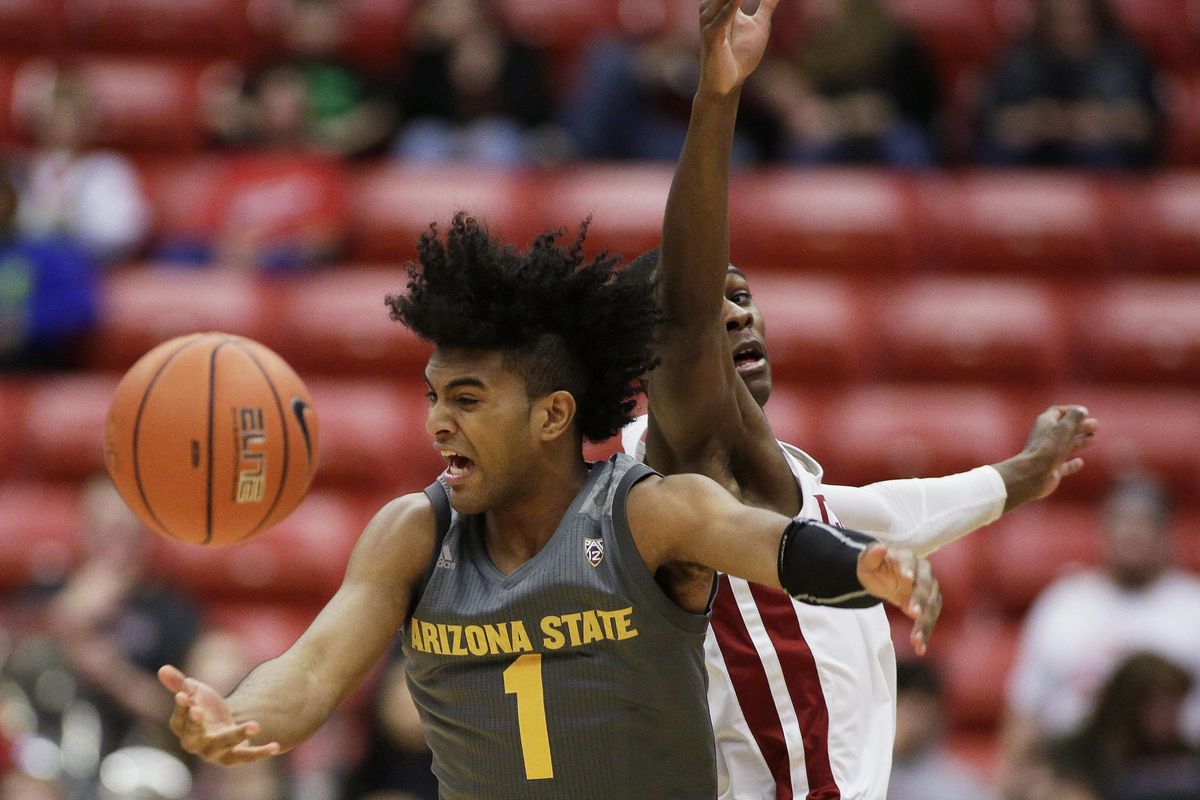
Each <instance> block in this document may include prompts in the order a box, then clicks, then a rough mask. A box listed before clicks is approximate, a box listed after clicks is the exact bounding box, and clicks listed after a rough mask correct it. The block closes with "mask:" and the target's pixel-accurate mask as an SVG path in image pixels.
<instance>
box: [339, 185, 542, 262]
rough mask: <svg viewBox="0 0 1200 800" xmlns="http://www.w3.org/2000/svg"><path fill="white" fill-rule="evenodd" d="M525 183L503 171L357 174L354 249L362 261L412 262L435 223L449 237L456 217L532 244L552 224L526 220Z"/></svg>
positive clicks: (352, 205)
mask: <svg viewBox="0 0 1200 800" xmlns="http://www.w3.org/2000/svg"><path fill="white" fill-rule="evenodd" d="M523 185H524V182H523V180H522V179H521V178H520V177H519V176H517V175H514V174H512V173H508V172H503V171H499V170H480V169H478V168H456V167H449V168H447V167H408V166H404V165H400V164H391V165H388V166H385V167H369V168H365V169H362V170H360V171H358V172H357V173H355V174H354V175H353V176H352V179H351V185H350V198H349V200H350V237H351V242H350V247H351V251H352V252H353V253H354V255H356V256H357V257H359V258H363V259H366V260H379V261H389V260H398V259H402V258H413V257H415V255H416V251H417V238H418V237H419V236H420V235H421V234H422V233H424V232H426V231H428V230H429V224H430V223H431V222H435V221H436V222H437V223H438V229H439V230H440V231H442V232H445V230H446V227H447V226H448V225H449V223H450V220H451V218H452V217H453V215H454V213H455V212H456V211H459V210H465V211H467V212H469V213H470V214H472V215H474V216H476V217H478V218H480V219H482V220H483V221H484V222H485V223H486V224H487V227H488V229H489V230H490V231H491V232H492V233H493V234H495V235H497V236H500V237H502V238H504V239H505V240H506V241H515V242H517V243H520V244H528V243H529V241H531V240H532V238H533V236H534V235H535V234H536V233H540V232H541V231H543V230H544V229H545V228H547V227H549V224H548V223H547V222H545V221H542V220H537V219H536V218H535V219H533V220H527V219H526V218H525V215H527V214H528V207H529V205H530V202H529V199H528V198H527V197H526V196H525V194H524V192H523Z"/></svg>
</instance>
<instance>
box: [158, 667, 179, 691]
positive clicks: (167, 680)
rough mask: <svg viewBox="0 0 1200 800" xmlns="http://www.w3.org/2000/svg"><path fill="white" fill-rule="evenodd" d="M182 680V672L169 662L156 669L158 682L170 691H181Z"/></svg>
mask: <svg viewBox="0 0 1200 800" xmlns="http://www.w3.org/2000/svg"><path fill="white" fill-rule="evenodd" d="M184 680H185V677H184V674H183V673H182V672H180V671H179V669H178V668H176V667H173V666H171V665H170V664H166V665H164V666H162V667H159V669H158V682H159V683H161V684H162V685H163V686H165V687H166V688H167V689H169V690H170V691H172V692H182V691H183V689H184Z"/></svg>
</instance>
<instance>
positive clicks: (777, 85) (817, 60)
mask: <svg viewBox="0 0 1200 800" xmlns="http://www.w3.org/2000/svg"><path fill="white" fill-rule="evenodd" d="M804 9H805V14H806V17H807V19H806V25H805V27H806V28H807V32H806V34H805V35H804V36H802V37H801V38H800V40H799V41H798V43H797V44H796V46H794V47H793V48H791V49H790V51H789V52H785V53H783V54H781V55H780V56H778V57H776V58H774V59H772V60H771V61H769V62H768V63H766V64H764V65H763V68H762V69H760V72H763V73H764V74H762V75H761V76H760V77H759V79H758V81H757V82H756V83H755V84H754V87H755V91H756V92H757V93H758V94H759V95H760V96H761V97H762V98H763V99H764V102H765V103H766V105H767V106H768V107H769V108H771V109H772V111H773V113H774V114H775V116H776V117H777V118H778V120H779V124H780V126H781V128H782V142H781V144H780V148H779V149H780V156H781V157H782V158H783V159H784V160H786V161H790V162H794V163H805V164H808V163H819V164H827V163H852V164H891V165H895V166H907V167H924V166H928V165H930V164H932V163H933V162H934V160H935V151H936V148H935V146H934V141H935V136H934V123H935V121H936V115H937V112H938V108H939V102H940V93H939V88H938V83H937V77H936V75H935V74H934V72H933V69H932V66H931V65H930V62H929V60H928V58H927V57H926V55H925V52H924V50H923V49H922V48H921V45H920V43H919V42H918V41H917V39H916V37H915V36H913V34H912V33H911V32H909V31H908V30H907V29H906V28H905V27H904V26H903V25H901V24H900V23H899V22H898V21H897V20H896V19H895V18H894V17H893V16H892V14H891V12H889V11H888V8H887V6H886V4H885V3H884V2H882V0H810V2H808V3H807V4H805V6H804Z"/></svg>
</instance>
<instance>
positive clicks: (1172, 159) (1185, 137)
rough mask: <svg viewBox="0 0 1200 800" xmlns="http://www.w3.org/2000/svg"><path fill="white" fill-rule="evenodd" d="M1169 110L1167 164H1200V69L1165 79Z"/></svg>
mask: <svg viewBox="0 0 1200 800" xmlns="http://www.w3.org/2000/svg"><path fill="white" fill-rule="evenodd" d="M1163 84H1164V92H1165V96H1166V100H1165V103H1166V111H1167V153H1166V156H1167V163H1168V164H1175V165H1179V166H1182V167H1191V168H1195V167H1196V166H1197V165H1200V72H1198V71H1195V70H1192V71H1190V72H1187V73H1182V74H1177V75H1168V76H1165V77H1164V79H1163Z"/></svg>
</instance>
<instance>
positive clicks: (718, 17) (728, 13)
mask: <svg viewBox="0 0 1200 800" xmlns="http://www.w3.org/2000/svg"><path fill="white" fill-rule="evenodd" d="M740 6H741V0H708V1H707V2H705V3H702V4H701V5H700V27H701V28H702V29H707V28H709V27H710V26H712V25H716V26H718V27H720V26H721V25H722V24H723V23H724V22H728V21H729V19H730V18H731V17H732V16H733V15H734V14H735V13H737V10H738V8H739V7H740Z"/></svg>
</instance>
